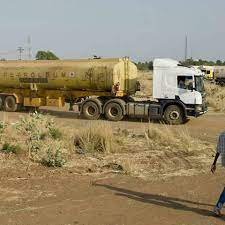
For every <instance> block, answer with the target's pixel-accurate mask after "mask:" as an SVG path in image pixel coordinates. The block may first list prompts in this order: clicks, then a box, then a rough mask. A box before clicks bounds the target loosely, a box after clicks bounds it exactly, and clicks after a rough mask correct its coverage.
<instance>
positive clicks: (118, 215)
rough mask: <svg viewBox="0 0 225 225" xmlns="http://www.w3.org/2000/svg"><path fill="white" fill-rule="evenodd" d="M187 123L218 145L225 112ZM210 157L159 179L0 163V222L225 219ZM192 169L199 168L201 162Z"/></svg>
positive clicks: (11, 117) (59, 116) (131, 124)
mask: <svg viewBox="0 0 225 225" xmlns="http://www.w3.org/2000/svg"><path fill="white" fill-rule="evenodd" d="M44 112H45V113H48V114H50V115H51V116H52V117H53V118H55V120H56V122H57V124H59V125H61V126H64V127H72V128H75V127H76V128H79V127H84V126H86V125H87V121H86V120H83V119H79V115H78V114H77V113H76V112H62V111H60V110H58V111H55V110H54V109H44ZM20 115H26V114H25V113H3V112H1V113H0V119H1V120H2V119H4V120H7V121H9V122H15V121H16V120H17V119H18V116H20ZM93 123H98V121H93ZM107 123H110V124H111V126H112V127H114V128H117V129H118V128H120V129H129V130H134V131H138V130H140V131H143V128H145V127H146V128H147V127H148V122H140V121H132V120H125V121H122V122H119V123H111V122H107ZM158 126H161V125H160V124H159V125H158ZM184 127H185V129H187V130H188V132H190V133H191V134H192V135H193V136H195V137H197V138H199V139H200V140H203V141H207V142H210V143H211V144H213V145H215V143H216V138H217V135H218V133H219V132H221V131H222V130H224V128H225V120H224V114H222V113H214V112H212V111H211V112H209V113H208V114H206V115H204V116H202V117H200V118H197V119H195V118H192V119H191V120H190V121H189V122H188V123H187V124H186V125H184ZM173 129H178V127H175V126H174V127H173ZM204 150H205V149H202V151H204ZM13 160H14V159H13ZM207 160H208V161H209V162H207V163H206V165H205V167H204V170H202V171H200V173H197V174H196V175H191V174H186V175H189V176H185V177H184V176H175V175H176V174H173V176H164V175H160V173H159V176H158V179H157V180H155V181H154V180H152V179H147V180H144V179H140V178H134V177H129V176H126V175H117V174H114V173H104V174H100V175H99V174H98V175H96V174H90V175H88V176H84V175H83V176H81V175H78V174H77V173H76V171H74V170H73V168H70V167H66V168H65V169H57V170H56V169H48V168H44V167H43V166H38V165H34V166H32V167H31V168H30V170H29V172H28V173H27V172H26V171H25V167H24V166H22V165H21V164H19V163H18V161H16V160H15V161H13V162H14V165H13V168H12V167H10V168H9V167H7V166H6V165H2V166H1V168H0V172H1V178H0V179H1V182H0V189H1V192H0V200H1V206H0V224H2V225H8V224H11V225H38V224H42V225H45V224H46V225H69V224H84V225H86V224H90V225H95V224H96V225H126V224H129V225H130V224H138V225H141V224H142V225H148V224H149V225H151V224H152V225H157V224H160V225H164V224H165V225H167V224H168V225H188V224H190V225H192V224H195V225H198V224H204V225H207V224H209V225H212V224H216V225H219V224H224V221H225V217H223V218H221V219H218V218H214V217H212V214H211V210H212V207H213V205H214V203H215V201H216V200H217V197H218V195H219V193H220V191H221V190H222V188H223V185H224V172H223V171H222V170H219V171H218V173H217V174H216V175H211V174H210V173H209V172H208V167H209V166H210V161H211V160H212V157H209V158H208V159H207ZM4 162H5V161H4ZM165 163H167V162H165ZM192 169H195V170H198V168H197V167H196V168H192ZM201 169H202V168H201ZM178 174H179V175H180V173H179V171H178ZM194 174H195V173H194Z"/></svg>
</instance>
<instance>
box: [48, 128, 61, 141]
mask: <svg viewBox="0 0 225 225" xmlns="http://www.w3.org/2000/svg"><path fill="white" fill-rule="evenodd" d="M49 134H50V136H51V138H52V139H54V140H57V139H61V138H62V132H61V131H60V130H59V129H58V128H56V127H49Z"/></svg>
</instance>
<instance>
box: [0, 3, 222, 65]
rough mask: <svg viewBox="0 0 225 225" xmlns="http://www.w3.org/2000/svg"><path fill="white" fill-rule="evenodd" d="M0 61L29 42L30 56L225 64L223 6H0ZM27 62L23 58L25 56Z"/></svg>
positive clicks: (199, 4) (146, 4)
mask: <svg viewBox="0 0 225 225" xmlns="http://www.w3.org/2000/svg"><path fill="white" fill-rule="evenodd" d="M0 5H1V8H0V29H1V32H0V34H1V36H0V38H1V42H0V57H6V58H16V57H17V54H16V53H14V54H13V53H11V54H9V55H4V54H2V53H3V52H8V51H14V50H15V49H17V47H18V46H23V47H26V42H27V37H28V35H30V36H31V39H32V47H33V55H34V54H35V53H36V51H37V50H38V49H43V50H52V51H54V52H55V53H56V54H57V55H58V56H59V57H60V58H87V57H91V56H92V55H93V54H96V55H99V56H103V57H120V56H130V57H131V58H132V59H133V60H135V61H138V60H148V59H152V58H155V57H172V58H177V59H183V58H184V46H185V34H186V33H187V34H188V39H189V48H188V54H189V57H190V56H192V57H193V58H206V59H212V60H215V59H222V60H225V25H224V23H225V0H0ZM24 58H25V55H24Z"/></svg>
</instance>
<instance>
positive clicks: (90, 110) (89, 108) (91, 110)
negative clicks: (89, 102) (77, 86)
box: [87, 106, 96, 116]
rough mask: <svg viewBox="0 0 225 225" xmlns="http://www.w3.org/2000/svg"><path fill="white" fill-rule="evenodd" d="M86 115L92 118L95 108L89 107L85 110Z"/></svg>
mask: <svg viewBox="0 0 225 225" xmlns="http://www.w3.org/2000/svg"><path fill="white" fill-rule="evenodd" d="M87 113H88V114H89V115H90V116H94V115H95V114H96V109H95V107H93V106H89V107H88V108H87Z"/></svg>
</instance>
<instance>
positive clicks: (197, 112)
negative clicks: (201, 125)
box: [186, 104, 208, 117]
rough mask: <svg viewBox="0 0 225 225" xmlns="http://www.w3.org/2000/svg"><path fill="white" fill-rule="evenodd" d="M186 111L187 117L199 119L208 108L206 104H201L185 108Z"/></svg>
mask: <svg viewBox="0 0 225 225" xmlns="http://www.w3.org/2000/svg"><path fill="white" fill-rule="evenodd" d="M186 110H187V116H195V117H199V116H201V115H203V114H205V113H206V112H207V111H208V107H207V105H206V104H202V105H195V106H194V107H191V108H187V109H186Z"/></svg>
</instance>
